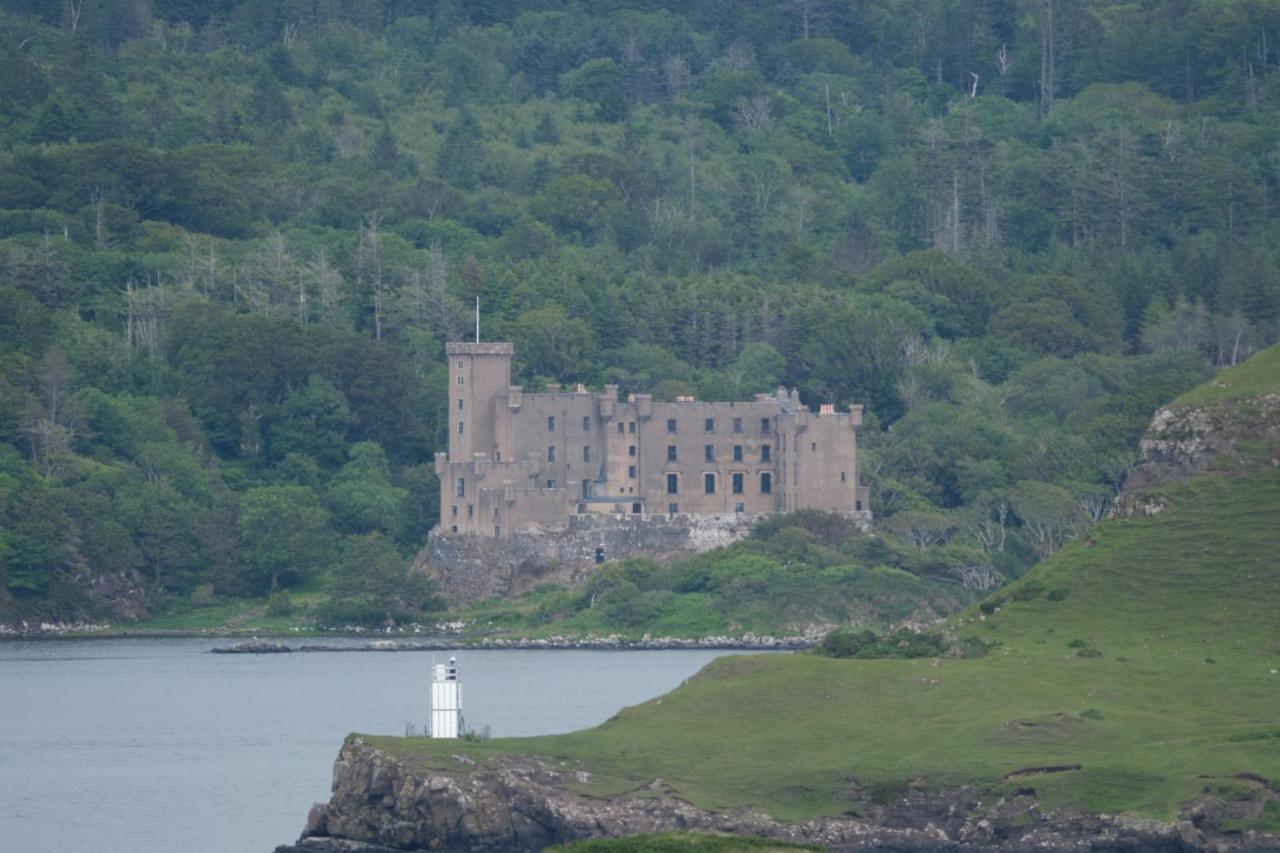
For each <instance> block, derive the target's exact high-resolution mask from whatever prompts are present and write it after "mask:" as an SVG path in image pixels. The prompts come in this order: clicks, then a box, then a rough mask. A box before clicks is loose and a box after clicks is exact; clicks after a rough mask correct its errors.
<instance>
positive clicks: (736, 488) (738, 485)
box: [733, 472, 743, 495]
mask: <svg viewBox="0 0 1280 853" xmlns="http://www.w3.org/2000/svg"><path fill="white" fill-rule="evenodd" d="M742 480H743V477H742V474H741V472H739V473H735V474H734V475H733V493H734V494H735V495H740V494H742Z"/></svg>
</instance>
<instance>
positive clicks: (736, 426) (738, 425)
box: [733, 418, 742, 432]
mask: <svg viewBox="0 0 1280 853" xmlns="http://www.w3.org/2000/svg"><path fill="white" fill-rule="evenodd" d="M733 431H734V432H742V418H734V419H733Z"/></svg>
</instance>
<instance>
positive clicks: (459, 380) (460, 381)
mask: <svg viewBox="0 0 1280 853" xmlns="http://www.w3.org/2000/svg"><path fill="white" fill-rule="evenodd" d="M458 384H459V385H462V384H463V382H462V377H461V376H459V377H458Z"/></svg>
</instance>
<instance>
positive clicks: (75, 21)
mask: <svg viewBox="0 0 1280 853" xmlns="http://www.w3.org/2000/svg"><path fill="white" fill-rule="evenodd" d="M83 11H84V0H80V2H78V3H77V2H76V0H67V12H68V15H69V18H70V22H71V34H72V35H75V34H76V30H78V29H80V13H81V12H83Z"/></svg>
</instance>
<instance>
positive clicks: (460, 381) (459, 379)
mask: <svg viewBox="0 0 1280 853" xmlns="http://www.w3.org/2000/svg"><path fill="white" fill-rule="evenodd" d="M458 384H459V385H461V384H462V377H461V376H459V377H458ZM454 532H455V533H457V531H456V530H455V531H454Z"/></svg>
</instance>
